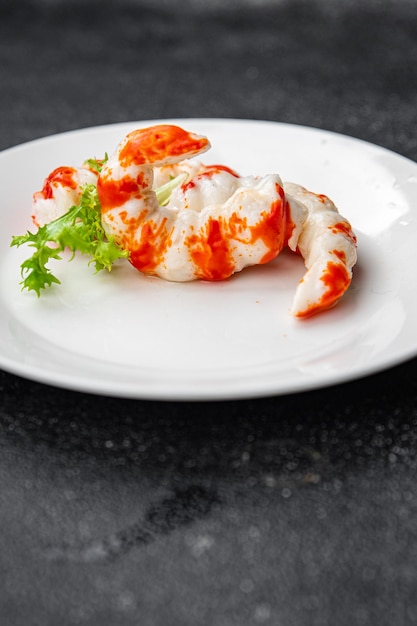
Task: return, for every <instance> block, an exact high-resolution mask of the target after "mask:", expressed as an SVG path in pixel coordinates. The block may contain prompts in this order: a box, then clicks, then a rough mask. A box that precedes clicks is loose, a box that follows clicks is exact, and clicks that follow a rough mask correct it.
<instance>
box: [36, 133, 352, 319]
mask: <svg viewBox="0 0 417 626" xmlns="http://www.w3.org/2000/svg"><path fill="white" fill-rule="evenodd" d="M209 147H210V144H209V141H208V139H207V138H206V137H202V136H200V135H195V134H193V133H189V132H187V131H185V130H183V129H182V128H179V127H178V126H172V125H167V124H164V125H157V126H152V127H150V128H143V129H138V130H135V131H133V132H131V133H129V134H128V135H127V136H126V137H125V138H124V139H123V140H122V141H121V143H120V144H119V145H118V147H117V148H116V151H115V153H114V154H113V155H112V156H111V157H110V158H109V159H108V160H107V161H105V162H104V164H103V165H102V168H101V172H100V174H98V173H97V172H96V171H95V170H94V169H90V168H89V164H88V161H87V162H86V163H85V164H84V165H83V166H82V167H81V168H71V167H60V168H57V169H56V170H54V171H53V172H52V173H51V174H50V175H49V176H48V178H47V179H46V180H45V183H44V187H43V189H42V190H41V191H38V192H36V193H35V194H34V202H33V215H32V217H33V220H34V222H35V224H37V225H38V226H42V225H43V224H46V223H47V222H49V221H51V220H52V219H55V218H56V217H59V216H60V215H62V214H63V213H65V212H66V211H67V210H68V209H69V208H71V206H73V205H74V204H77V202H78V200H79V198H80V196H81V194H82V190H83V187H84V185H85V184H90V183H92V184H95V185H97V193H98V197H99V200H100V205H101V221H102V225H103V228H104V230H105V232H106V233H107V235H109V236H111V237H114V239H115V241H116V242H117V243H118V244H119V245H120V246H121V247H122V248H123V249H125V250H127V251H128V252H129V260H130V262H131V263H132V265H133V266H134V267H136V268H137V269H138V270H140V271H142V272H144V273H145V274H149V275H155V276H160V277H161V278H165V279H167V280H171V281H189V280H194V279H205V280H222V279H226V278H228V277H230V276H231V275H232V274H233V273H235V272H238V271H240V270H242V269H243V268H244V267H246V266H248V265H257V264H263V263H267V262H268V261H271V260H272V259H274V258H275V257H276V256H277V255H278V254H279V253H280V252H281V250H282V249H283V248H284V247H285V246H288V247H289V248H290V249H291V250H292V251H294V252H298V253H300V254H301V256H302V258H303V259H304V263H305V265H306V268H307V271H306V273H305V275H304V277H303V278H302V279H301V281H300V283H299V285H298V287H297V290H296V293H295V297H294V300H293V304H292V308H291V313H292V314H293V315H294V316H295V317H297V318H306V317H310V316H311V315H313V314H315V313H318V312H319V311H322V310H325V309H327V308H330V307H331V306H333V305H334V304H335V303H336V302H337V301H338V300H339V299H340V297H341V296H342V295H343V294H344V293H345V291H346V290H347V289H348V287H349V285H350V283H351V279H352V267H353V266H354V264H355V263H356V243H357V242H356V236H355V234H354V232H353V230H352V227H351V225H350V224H349V222H348V221H347V220H346V219H345V218H344V217H343V216H342V215H340V213H339V212H338V210H337V208H336V206H335V205H334V203H333V202H332V201H331V200H330V199H329V198H327V197H326V196H324V195H319V194H315V193H312V192H310V191H308V190H307V189H305V188H304V187H301V186H300V185H296V184H294V183H282V181H281V179H280V177H279V176H278V175H277V174H269V175H266V176H263V177H258V176H244V177H241V176H239V175H238V174H237V173H236V172H235V171H233V170H232V169H230V168H229V167H227V166H224V165H205V164H203V163H201V162H199V161H197V160H196V159H195V158H193V157H196V156H197V155H199V154H201V153H203V152H205V151H206V150H208V149H209ZM100 165H101V163H100ZM173 179H174V180H173ZM171 183H173V184H171ZM166 185H168V186H169V187H170V189H169V191H170V196H169V194H168V198H169V199H168V200H166V199H165V196H164V201H163V206H161V205H160V204H159V202H158V197H160V196H158V195H157V193H156V191H155V190H156V188H158V191H160V190H161V188H164V186H166ZM171 187H172V188H171Z"/></svg>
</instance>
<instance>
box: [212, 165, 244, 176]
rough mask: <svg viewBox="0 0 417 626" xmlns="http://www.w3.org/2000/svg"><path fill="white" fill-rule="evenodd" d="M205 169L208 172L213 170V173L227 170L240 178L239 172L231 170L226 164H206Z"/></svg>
mask: <svg viewBox="0 0 417 626" xmlns="http://www.w3.org/2000/svg"><path fill="white" fill-rule="evenodd" d="M206 170H207V171H208V172H213V173H214V174H217V173H218V172H227V173H228V174H231V175H232V176H234V177H235V178H240V176H239V174H237V173H236V172H235V171H234V170H232V168H230V167H227V165H217V164H216V165H206Z"/></svg>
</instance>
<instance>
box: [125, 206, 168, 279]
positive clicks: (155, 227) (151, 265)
mask: <svg viewBox="0 0 417 626" xmlns="http://www.w3.org/2000/svg"><path fill="white" fill-rule="evenodd" d="M166 221H167V220H166V218H165V219H163V220H162V222H161V223H160V224H156V223H155V222H154V221H152V220H149V221H148V222H146V223H145V224H144V225H143V226H142V228H141V230H140V238H139V241H135V248H134V249H133V250H132V249H131V251H130V262H131V263H132V265H133V266H134V267H136V269H138V270H140V271H141V272H145V273H146V274H152V273H153V272H154V271H155V269H156V267H157V266H158V265H159V264H160V263H161V262H162V261H163V258H164V254H165V251H166V249H167V248H168V246H170V245H171V233H170V232H169V231H168V229H167V226H166Z"/></svg>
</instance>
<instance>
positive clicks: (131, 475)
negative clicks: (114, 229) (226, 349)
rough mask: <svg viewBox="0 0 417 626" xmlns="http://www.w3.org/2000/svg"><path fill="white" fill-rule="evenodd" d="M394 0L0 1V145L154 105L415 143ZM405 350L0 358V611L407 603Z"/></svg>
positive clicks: (27, 618) (278, 616)
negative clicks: (48, 378)
mask: <svg viewBox="0 0 417 626" xmlns="http://www.w3.org/2000/svg"><path fill="white" fill-rule="evenodd" d="M416 58H417V5H416V4H415V2H411V1H410V2H407V1H406V0H402V1H401V0H397V1H396V2H389V1H383V0H380V1H379V2H378V1H377V0H374V1H371V2H366V3H365V2H358V1H356V2H354V1H352V2H350V1H349V0H341V1H340V2H334V1H332V0H322V1H319V0H317V1H310V2H299V1H298V0H292V1H290V0H288V1H286V2H285V1H281V2H272V1H271V2H263V3H262V2H260V3H256V4H255V2H253V3H251V2H242V3H236V2H231V3H224V6H223V5H222V3H213V4H210V2H209V1H207V2H206V3H200V2H197V0H196V2H195V3H193V2H189V3H187V4H185V5H184V4H181V3H175V2H172V3H167V2H166V3H163V4H161V6H159V5H158V3H157V2H154V3H153V4H152V3H150V2H139V1H137V2H134V1H133V0H131V1H130V2H127V1H120V2H114V3H110V2H104V1H102V2H78V3H77V2H73V1H70V0H68V1H67V2H59V1H56V2H53V0H49V1H46V0H43V1H42V2H35V1H33V2H28V1H21V2H7V1H5V2H3V3H2V4H1V7H0V84H1V86H2V90H1V97H0V119H1V124H0V128H1V132H0V144H1V145H0V147H1V148H6V147H8V146H11V145H14V144H17V143H20V142H23V141H26V140H30V139H32V138H36V137H40V136H44V135H48V134H53V133H56V132H60V131H65V130H69V129H73V128H79V127H85V126H91V125H98V124H104V123H112V122H118V121H127V120H132V119H152V118H160V117H241V118H259V119H270V120H277V121H284V122H291V123H300V124H306V125H311V126H316V127H320V128H326V129H330V130H335V131H338V132H343V133H346V134H350V135H353V136H356V137H361V138H363V139H367V140H370V141H373V142H375V143H377V144H380V145H384V146H386V147H388V148H390V149H392V150H395V151H397V152H400V153H402V154H404V155H406V156H408V157H410V158H412V159H417V134H416V132H415V128H416V126H417V71H416ZM416 372H417V360H416V359H414V360H411V361H409V362H407V363H405V364H403V365H400V366H398V367H395V368H392V369H391V370H389V371H387V372H384V373H381V374H378V375H375V376H372V377H369V378H367V379H364V380H360V381H356V382H352V383H349V384H346V385H341V386H338V387H334V388H331V389H326V390H320V391H315V392H309V393H305V394H298V395H293V396H285V397H277V398H265V399H257V400H247V401H232V402H218V403H216V402H214V403H168V402H166V403H163V402H149V401H147V402H146V401H134V400H120V399H114V398H103V397H99V396H90V395H88V394H82V393H77V392H75V391H74V392H72V391H65V390H60V389H55V388H52V387H48V386H46V385H40V384H37V383H34V382H30V381H25V380H22V379H20V378H18V377H16V376H13V375H11V374H8V373H5V372H3V373H1V374H0V391H1V395H0V450H1V452H0V580H1V581H2V582H1V585H0V623H1V624H4V625H5V626H6V625H7V626H32V625H33V626H34V625H36V626H49V625H51V626H55V625H57V624H59V625H60V626H73V625H78V624H81V625H88V626H99V625H100V626H101V625H103V624H106V625H107V624H109V625H111V626H133V625H140V626H188V625H189V626H199V625H210V626H211V625H213V626H253V625H255V626H256V625H258V624H261V625H262V624H271V625H273V626H281V625H285V626H316V625H317V626H318V625H326V626H327V625H329V626H345V625H346V626H356V625H357V626H359V625H366V626H368V625H369V626H375V624H378V625H379V626H392V625H394V624H395V625H396V626H404V625H408V624H410V625H411V624H416V623H417V480H416V472H417V378H416Z"/></svg>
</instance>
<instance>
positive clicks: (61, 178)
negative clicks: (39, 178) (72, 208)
mask: <svg viewBox="0 0 417 626" xmlns="http://www.w3.org/2000/svg"><path fill="white" fill-rule="evenodd" d="M76 173H77V170H75V169H74V168H73V167H65V166H63V167H57V168H56V169H55V170H54V171H53V172H51V173H50V174H49V176H48V178H46V179H45V182H44V184H43V188H42V191H41V194H42V195H43V197H44V198H45V200H49V199H50V198H53V195H54V187H57V186H61V187H68V188H69V189H77V181H76V179H75V176H74V175H75V174H76Z"/></svg>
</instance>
